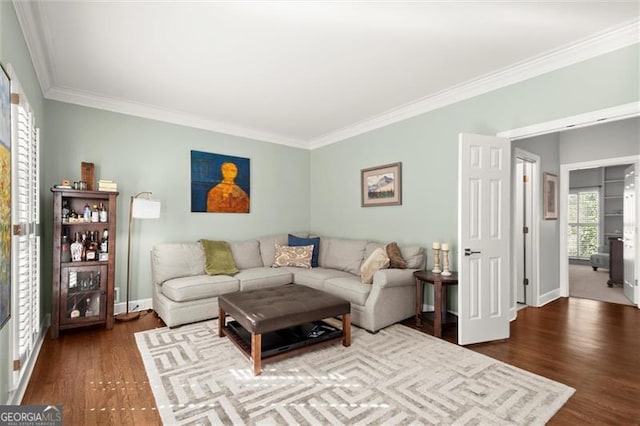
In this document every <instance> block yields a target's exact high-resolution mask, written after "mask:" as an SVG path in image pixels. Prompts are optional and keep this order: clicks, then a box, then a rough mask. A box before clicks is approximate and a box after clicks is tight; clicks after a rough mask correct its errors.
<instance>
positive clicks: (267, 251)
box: [258, 234, 288, 266]
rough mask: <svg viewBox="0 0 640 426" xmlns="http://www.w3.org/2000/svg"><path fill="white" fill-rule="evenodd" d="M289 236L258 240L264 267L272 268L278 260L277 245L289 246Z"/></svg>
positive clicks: (275, 236) (272, 236) (283, 235)
mask: <svg viewBox="0 0 640 426" xmlns="http://www.w3.org/2000/svg"><path fill="white" fill-rule="evenodd" d="M287 241H288V238H287V234H282V235H271V236H269V237H262V238H258V245H259V247H260V256H261V257H262V265H263V266H265V265H266V266H271V265H273V262H274V260H275V258H276V244H280V245H281V246H284V245H287Z"/></svg>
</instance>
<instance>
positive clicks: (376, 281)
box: [373, 269, 417, 288]
mask: <svg viewBox="0 0 640 426" xmlns="http://www.w3.org/2000/svg"><path fill="white" fill-rule="evenodd" d="M415 271H417V269H380V270H379V271H377V272H376V273H375V275H374V276H373V285H374V287H376V286H377V287H381V288H385V287H405V286H415V285H416V280H415V278H414V277H413V273H414V272H415Z"/></svg>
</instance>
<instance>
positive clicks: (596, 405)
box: [22, 298, 640, 425]
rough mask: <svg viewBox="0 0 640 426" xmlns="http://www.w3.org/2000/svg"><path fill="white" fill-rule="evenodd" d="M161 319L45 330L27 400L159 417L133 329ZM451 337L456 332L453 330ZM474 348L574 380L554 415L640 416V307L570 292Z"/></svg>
mask: <svg viewBox="0 0 640 426" xmlns="http://www.w3.org/2000/svg"><path fill="white" fill-rule="evenodd" d="M405 324H406V325H409V326H412V325H413V321H412V320H408V321H406V322H405ZM162 325H163V324H162V322H161V321H160V320H158V319H157V318H156V316H155V315H154V314H153V313H151V314H146V315H144V316H143V317H142V318H141V319H140V320H137V321H133V322H129V323H116V324H115V325H114V328H113V330H111V331H107V330H104V329H100V328H96V329H87V330H74V331H68V332H64V333H62V334H61V337H60V338H59V339H57V340H51V339H49V338H47V339H46V341H45V343H44V345H43V347H42V351H41V352H40V356H39V358H38V361H37V363H36V366H35V369H34V372H33V375H32V377H31V381H30V383H29V387H28V388H27V391H26V393H25V396H24V398H23V401H22V403H23V404H61V405H62V406H63V419H64V424H65V425H88V424H101V425H102V424H105V425H106V424H117V425H154V424H160V418H159V416H158V414H157V411H156V407H155V401H154V398H153V394H152V392H151V388H150V386H149V383H148V382H147V377H146V374H145V371H144V367H143V364H142V359H141V358H140V355H139V353H138V349H137V347H136V344H135V340H134V337H133V333H135V332H137V331H141V330H147V329H151V328H155V327H160V326H162ZM425 331H427V332H429V331H430V330H425ZM445 338H446V339H447V340H449V341H454V342H455V332H451V331H450V332H449V333H447V334H445ZM468 348H469V349H471V350H474V351H476V352H480V353H483V354H486V355H488V356H491V357H493V358H496V359H499V360H501V361H504V362H506V363H509V364H512V365H515V366H517V367H520V368H522V369H525V370H528V371H531V372H533V373H536V374H540V375H542V376H545V377H548V378H550V379H553V380H557V381H559V382H562V383H564V384H566V385H569V386H572V387H574V388H575V389H576V393H575V394H574V395H573V396H572V397H571V398H570V399H569V401H568V402H567V403H566V404H565V405H564V406H563V407H562V408H561V409H560V411H559V412H558V413H557V414H556V415H555V416H554V417H553V418H552V419H551V421H550V422H549V424H550V425H576V424H581V425H586V424H611V425H613V424H617V425H630V424H638V425H640V310H639V309H637V308H635V307H631V306H625V305H618V304H612V303H602V302H597V301H593V300H587V299H577V298H570V299H568V298H563V299H559V300H557V301H554V302H552V303H550V304H548V305H546V306H544V307H542V308H526V309H524V310H521V311H520V312H519V314H518V319H517V320H516V321H514V322H512V323H511V338H510V339H508V340H505V341H499V342H491V343H482V344H476V345H471V346H469V347H468Z"/></svg>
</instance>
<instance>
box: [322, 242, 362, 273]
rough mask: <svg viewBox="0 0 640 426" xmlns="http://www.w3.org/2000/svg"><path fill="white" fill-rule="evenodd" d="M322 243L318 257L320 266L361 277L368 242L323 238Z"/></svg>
mask: <svg viewBox="0 0 640 426" xmlns="http://www.w3.org/2000/svg"><path fill="white" fill-rule="evenodd" d="M321 241H322V242H321V244H320V254H319V256H318V257H319V258H318V264H319V265H320V266H322V267H324V268H331V269H337V270H339V271H345V272H349V273H351V274H354V275H360V265H361V264H362V260H363V259H364V252H365V248H366V246H367V241H366V240H347V239H340V238H322V239H321Z"/></svg>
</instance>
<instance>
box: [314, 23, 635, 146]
mask: <svg viewBox="0 0 640 426" xmlns="http://www.w3.org/2000/svg"><path fill="white" fill-rule="evenodd" d="M638 42H640V19H635V20H633V21H631V22H628V23H626V24H623V25H621V26H619V27H616V28H614V29H613V30H609V31H606V32H602V33H599V34H597V35H595V36H592V37H589V38H587V39H583V40H581V41H579V42H576V43H571V44H569V45H566V46H564V47H562V48H558V49H554V50H551V51H549V52H546V53H544V54H542V55H539V56H536V57H533V58H530V59H528V60H525V61H522V62H519V63H517V64H515V65H511V66H509V67H505V68H503V69H501V70H499V71H497V72H492V73H489V74H486V75H484V76H481V77H479V78H475V79H472V80H469V81H467V82H465V83H462V84H459V85H456V86H453V87H450V88H448V89H445V90H443V91H441V92H438V93H435V94H433V95H430V96H427V97H424V98H421V99H419V100H417V101H414V102H410V103H407V104H405V105H403V106H400V107H398V108H394V109H392V110H389V111H387V112H385V113H383V114H380V115H377V116H374V117H372V118H369V119H366V120H363V121H360V122H358V123H356V124H354V125H352V126H348V127H345V128H343V129H340V130H337V131H335V132H331V133H327V134H325V135H323V136H320V137H318V138H315V139H312V140H310V141H309V144H310V147H311V149H316V148H320V147H323V146H326V145H330V144H333V143H336V142H340V141H342V140H345V139H347V138H351V137H354V136H357V135H360V134H362V133H366V132H369V131H371V130H375V129H379V128H381V127H385V126H388V125H390V124H393V123H397V122H399V121H402V120H406V119H409V118H412V117H415V116H418V115H421V114H424V113H426V112H429V111H433V110H436V109H438V108H442V107H444V106H447V105H451V104H454V103H456V102H460V101H463V100H465V99H469V98H472V97H475V96H478V95H482V94H484V93H488V92H491V91H493V90H497V89H500V88H502V87H505V86H508V85H511V84H515V83H519V82H522V81H525V80H528V79H531V78H534V77H537V76H539V75H542V74H545V73H548V72H551V71H555V70H558V69H560V68H564V67H567V66H570V65H573V64H576V63H578V62H582V61H585V60H587V59H591V58H594V57H596V56H600V55H603V54H606V53H609V52H612V51H614V50H617V49H621V48H623V47H627V46H630V45H633V44H637V43H638Z"/></svg>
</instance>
